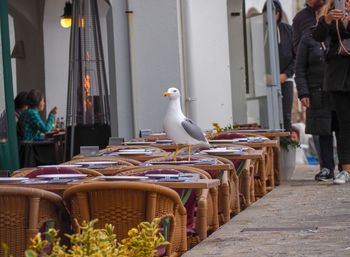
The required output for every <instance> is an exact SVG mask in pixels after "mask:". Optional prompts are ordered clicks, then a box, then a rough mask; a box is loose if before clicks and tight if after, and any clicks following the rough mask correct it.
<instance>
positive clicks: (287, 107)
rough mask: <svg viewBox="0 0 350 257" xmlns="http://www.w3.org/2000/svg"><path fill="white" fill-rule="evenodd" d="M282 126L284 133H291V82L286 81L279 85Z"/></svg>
mask: <svg viewBox="0 0 350 257" xmlns="http://www.w3.org/2000/svg"><path fill="white" fill-rule="evenodd" d="M281 89H282V108H283V124H284V129H285V130H286V131H292V107H293V93H294V91H293V82H291V81H288V82H286V83H284V84H282V85H281Z"/></svg>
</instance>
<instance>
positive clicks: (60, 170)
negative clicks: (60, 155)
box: [13, 167, 103, 177]
mask: <svg viewBox="0 0 350 257" xmlns="http://www.w3.org/2000/svg"><path fill="white" fill-rule="evenodd" d="M47 169H51V168H30V169H24V170H19V171H18V172H15V173H14V174H13V177H33V176H32V175H33V172H34V173H38V174H37V175H42V174H71V173H81V174H87V175H88V177H97V176H102V175H103V174H102V173H100V172H98V171H96V170H93V169H86V168H79V167H74V168H56V169H54V170H48V172H46V171H45V170H47Z"/></svg>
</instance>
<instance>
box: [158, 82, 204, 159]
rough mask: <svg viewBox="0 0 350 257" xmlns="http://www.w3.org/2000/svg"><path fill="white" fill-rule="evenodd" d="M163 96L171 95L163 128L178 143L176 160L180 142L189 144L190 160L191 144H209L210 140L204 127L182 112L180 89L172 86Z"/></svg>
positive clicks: (189, 155)
mask: <svg viewBox="0 0 350 257" xmlns="http://www.w3.org/2000/svg"><path fill="white" fill-rule="evenodd" d="M163 96H167V97H169V100H170V101H169V105H168V110H167V112H166V114H165V117H164V120H163V128H164V131H165V133H166V134H167V136H168V138H170V139H171V140H172V141H173V142H174V143H175V144H176V152H175V156H174V160H176V157H177V154H178V150H179V149H178V144H184V145H188V160H190V159H191V145H198V144H202V145H206V146H208V145H209V143H208V140H207V139H206V137H205V136H204V134H203V132H202V129H201V128H200V127H199V126H197V125H196V124H195V123H194V122H193V121H192V120H190V119H189V118H187V117H186V116H185V115H184V114H183V113H182V110H181V104H180V96H181V95H180V91H179V89H177V88H175V87H171V88H169V89H168V90H167V91H165V92H164V93H163Z"/></svg>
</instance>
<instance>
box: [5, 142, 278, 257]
mask: <svg viewBox="0 0 350 257" xmlns="http://www.w3.org/2000/svg"><path fill="white" fill-rule="evenodd" d="M123 148H124V147H123ZM128 148H133V147H132V146H131V147H128ZM137 148H140V146H137ZM118 149H120V147H113V148H108V149H106V150H105V152H106V153H110V152H113V151H116V150H118ZM157 152H159V153H161V154H160V155H159V156H161V157H159V158H156V159H150V160H148V162H149V163H152V162H159V161H167V160H171V159H172V158H173V156H172V155H171V154H169V153H166V152H165V151H164V150H161V149H160V150H157ZM193 158H194V159H201V158H208V157H207V156H205V157H204V156H195V157H193ZM213 158H214V157H213ZM215 158H216V159H217V163H223V164H231V165H230V166H231V167H232V168H231V169H229V170H224V171H221V172H219V173H218V172H213V171H210V170H207V171H205V170H201V169H196V168H193V167H186V166H176V167H174V166H166V165H165V166H164V165H162V166H159V165H157V166H156V165H152V166H142V167H141V166H140V167H135V166H138V165H140V161H137V160H132V159H127V158H121V157H116V156H103V157H88V158H85V157H84V156H77V157H76V158H74V159H73V160H72V161H70V162H67V163H66V164H74V163H76V162H82V161H90V162H91V161H101V160H103V161H113V162H114V164H113V165H111V166H110V167H108V168H106V169H102V170H92V169H86V168H76V172H79V173H85V174H88V175H89V176H100V175H140V174H145V173H147V172H148V171H152V170H153V171H154V170H158V171H159V170H162V171H164V170H167V171H173V170H174V169H176V170H177V171H178V172H182V173H197V174H199V176H200V177H201V178H207V179H210V178H219V179H220V182H221V183H220V186H219V187H218V189H216V188H212V189H209V190H199V191H196V192H195V199H196V219H195V222H196V225H195V230H196V231H195V233H196V235H198V238H199V240H203V239H205V238H206V237H207V235H208V233H211V232H212V231H215V230H216V229H217V228H218V227H219V224H223V223H225V222H227V221H228V220H229V219H230V218H231V217H232V216H233V215H235V214H237V213H238V212H239V211H240V209H241V208H245V207H247V206H249V205H250V204H251V203H252V202H254V201H255V193H257V195H258V196H261V194H260V193H259V188H262V179H263V180H264V182H265V180H266V181H268V180H269V179H270V181H271V180H273V173H272V178H270V177H269V176H271V175H269V174H268V170H272V167H271V165H273V160H272V158H273V156H271V153H270V152H269V148H266V149H264V157H263V161H262V162H257V161H255V160H246V161H242V162H240V163H238V164H237V163H233V162H232V161H230V160H227V159H225V158H221V157H215ZM262 165H263V166H262ZM235 167H236V168H237V169H239V170H238V172H239V174H238V175H239V176H238V175H237V170H236V169H235ZM33 172H34V173H35V171H33V170H30V169H28V170H25V171H22V172H21V173H17V174H16V175H17V176H23V175H27V176H30V175H29V174H33ZM262 172H263V173H262ZM272 184H273V183H272ZM122 185H124V186H122ZM141 185H142V186H141ZM129 186H130V187H131V190H129V189H128V187H129ZM158 187H159V186H156V185H145V184H144V183H142V184H140V183H129V182H128V183H125V182H124V183H102V182H98V183H97V184H87V185H79V186H74V187H72V188H70V189H68V190H67V191H66V192H64V194H63V196H64V199H65V200H67V202H68V206H70V213H71V214H72V217H73V218H76V219H77V220H78V222H82V221H83V220H91V219H93V218H98V219H99V221H100V222H99V225H101V226H103V224H105V223H113V224H115V225H117V226H116V227H117V231H116V232H117V235H118V239H121V238H123V236H124V237H125V235H126V232H127V230H128V229H130V228H131V227H135V226H136V225H137V224H138V223H140V222H142V221H144V220H151V219H152V218H154V217H160V218H170V219H171V220H172V221H174V222H173V225H174V224H176V226H172V227H171V228H172V229H171V235H170V237H169V241H170V242H171V243H172V244H171V246H168V247H167V249H166V251H167V255H168V256H178V255H181V253H183V252H184V251H186V249H187V247H188V246H187V244H186V242H187V241H186V235H187V232H188V229H187V230H186V225H188V219H187V221H186V209H184V206H183V204H182V203H181V199H180V198H179V194H176V193H175V192H174V191H173V190H170V189H167V188H163V187H160V188H158ZM156 188H157V189H156ZM2 189H3V190H5V188H4V187H2ZM30 190H31V189H30ZM142 190H146V191H147V192H144V191H142ZM152 190H153V191H152ZM154 190H155V191H156V192H154ZM5 191H6V190H5ZM34 191H37V190H35V189H33V192H34ZM38 191H41V190H38ZM129 191H130V192H129ZM133 191H134V192H133ZM168 191H169V192H171V193H169V192H168ZM12 192H13V191H12ZM18 192H19V191H18ZM141 192H142V193H141ZM159 192H161V193H159ZM46 193H48V194H50V192H46ZM164 194H165V195H166V197H165V196H164ZM54 195H55V194H54ZM120 195H122V196H123V197H120ZM170 195H171V196H170ZM175 195H176V196H175ZM1 197H2V194H1V195H0V198H1ZM14 197H15V196H14ZM55 197H56V198H57V197H59V196H57V195H55ZM34 198H35V199H36V200H35V201H36V202H38V200H37V197H34ZM168 198H171V199H172V200H171V201H170V202H172V203H170V202H169V199H168ZM26 199H27V200H26V202H28V204H29V203H32V202H33V200H32V197H28V196H26ZM131 199H132V200H131ZM134 199H142V200H137V201H135V200H134ZM166 199H167V200H166ZM174 199H175V200H174ZM0 201H1V200H0ZM22 201H24V200H22ZM35 201H34V202H35ZM59 201H60V204H59V205H60V206H62V199H60V200H59ZM42 202H43V203H44V202H47V200H43V201H42V200H39V203H36V204H35V207H30V208H32V209H31V210H32V211H34V213H38V212H39V213H41V212H42V211H41V210H40V208H45V206H44V205H43V207H41V205H42V204H41V203H42ZM46 205H47V204H46ZM0 206H5V205H0ZM55 206H56V205H55ZM10 208H11V207H10ZM12 208H13V209H12V210H11V209H10V211H8V212H3V211H2V210H0V214H1V215H2V216H11V215H9V214H10V213H12V212H14V208H15V207H14V206H12ZM56 208H57V207H56ZM58 208H61V207H58ZM47 209H50V208H47ZM51 210H53V208H51ZM60 210H61V211H58V212H57V213H58V214H59V215H58V216H57V217H54V218H50V219H51V220H55V221H56V224H57V225H61V226H62V227H64V226H63V225H64V223H62V220H67V218H63V219H62V217H66V212H65V211H64V208H63V209H60ZM32 211H31V212H32ZM27 214H28V215H24V216H25V217H29V216H30V215H31V214H30V213H27ZM45 217H46V216H45V215H41V216H40V219H37V218H35V219H36V220H37V222H34V223H33V221H31V224H32V225H33V224H36V225H35V227H36V228H35V229H33V228H30V229H29V227H30V226H29V225H26V226H23V229H26V230H27V232H25V233H22V232H23V231H22V232H20V233H21V234H22V235H25V238H23V240H25V241H26V242H28V239H29V237H30V236H32V235H33V234H35V233H36V232H37V231H39V229H40V227H41V226H42V224H44V223H45V222H46V221H45ZM28 219H29V218H28ZM30 219H31V220H33V218H30ZM43 222H44V223H43ZM8 223H9V224H10V223H11V221H9V222H8ZM4 224H7V223H6V222H5V223H4ZM22 224H26V223H25V222H22ZM122 224H124V225H122ZM32 225H31V226H32ZM73 225H74V224H73ZM32 227H33V226H32ZM75 229H77V226H75ZM5 231H6V226H1V225H0V238H4V236H5V233H6V232H5ZM186 231H187V232H186ZM15 241H16V240H15ZM8 243H9V245H10V246H11V247H10V248H12V249H13V251H12V252H13V253H14V252H17V248H18V247H17V246H16V244H14V245H13V242H12V241H11V240H8ZM23 245H25V244H22V248H18V252H22V253H23V249H24V248H23ZM0 255H1V250H0ZM14 256H17V255H16V254H14Z"/></svg>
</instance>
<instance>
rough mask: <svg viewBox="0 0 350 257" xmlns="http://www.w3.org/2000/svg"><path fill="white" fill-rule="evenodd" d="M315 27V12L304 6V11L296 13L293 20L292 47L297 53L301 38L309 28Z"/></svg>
mask: <svg viewBox="0 0 350 257" xmlns="http://www.w3.org/2000/svg"><path fill="white" fill-rule="evenodd" d="M314 25H316V14H315V10H314V9H312V7H311V6H309V5H306V6H305V8H304V9H302V10H301V11H300V12H298V13H297V14H296V15H295V17H294V19H293V25H292V26H293V46H294V51H295V52H297V50H298V46H299V43H300V41H301V38H302V36H303V34H304V33H305V32H308V31H309V29H310V27H312V26H314Z"/></svg>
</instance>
